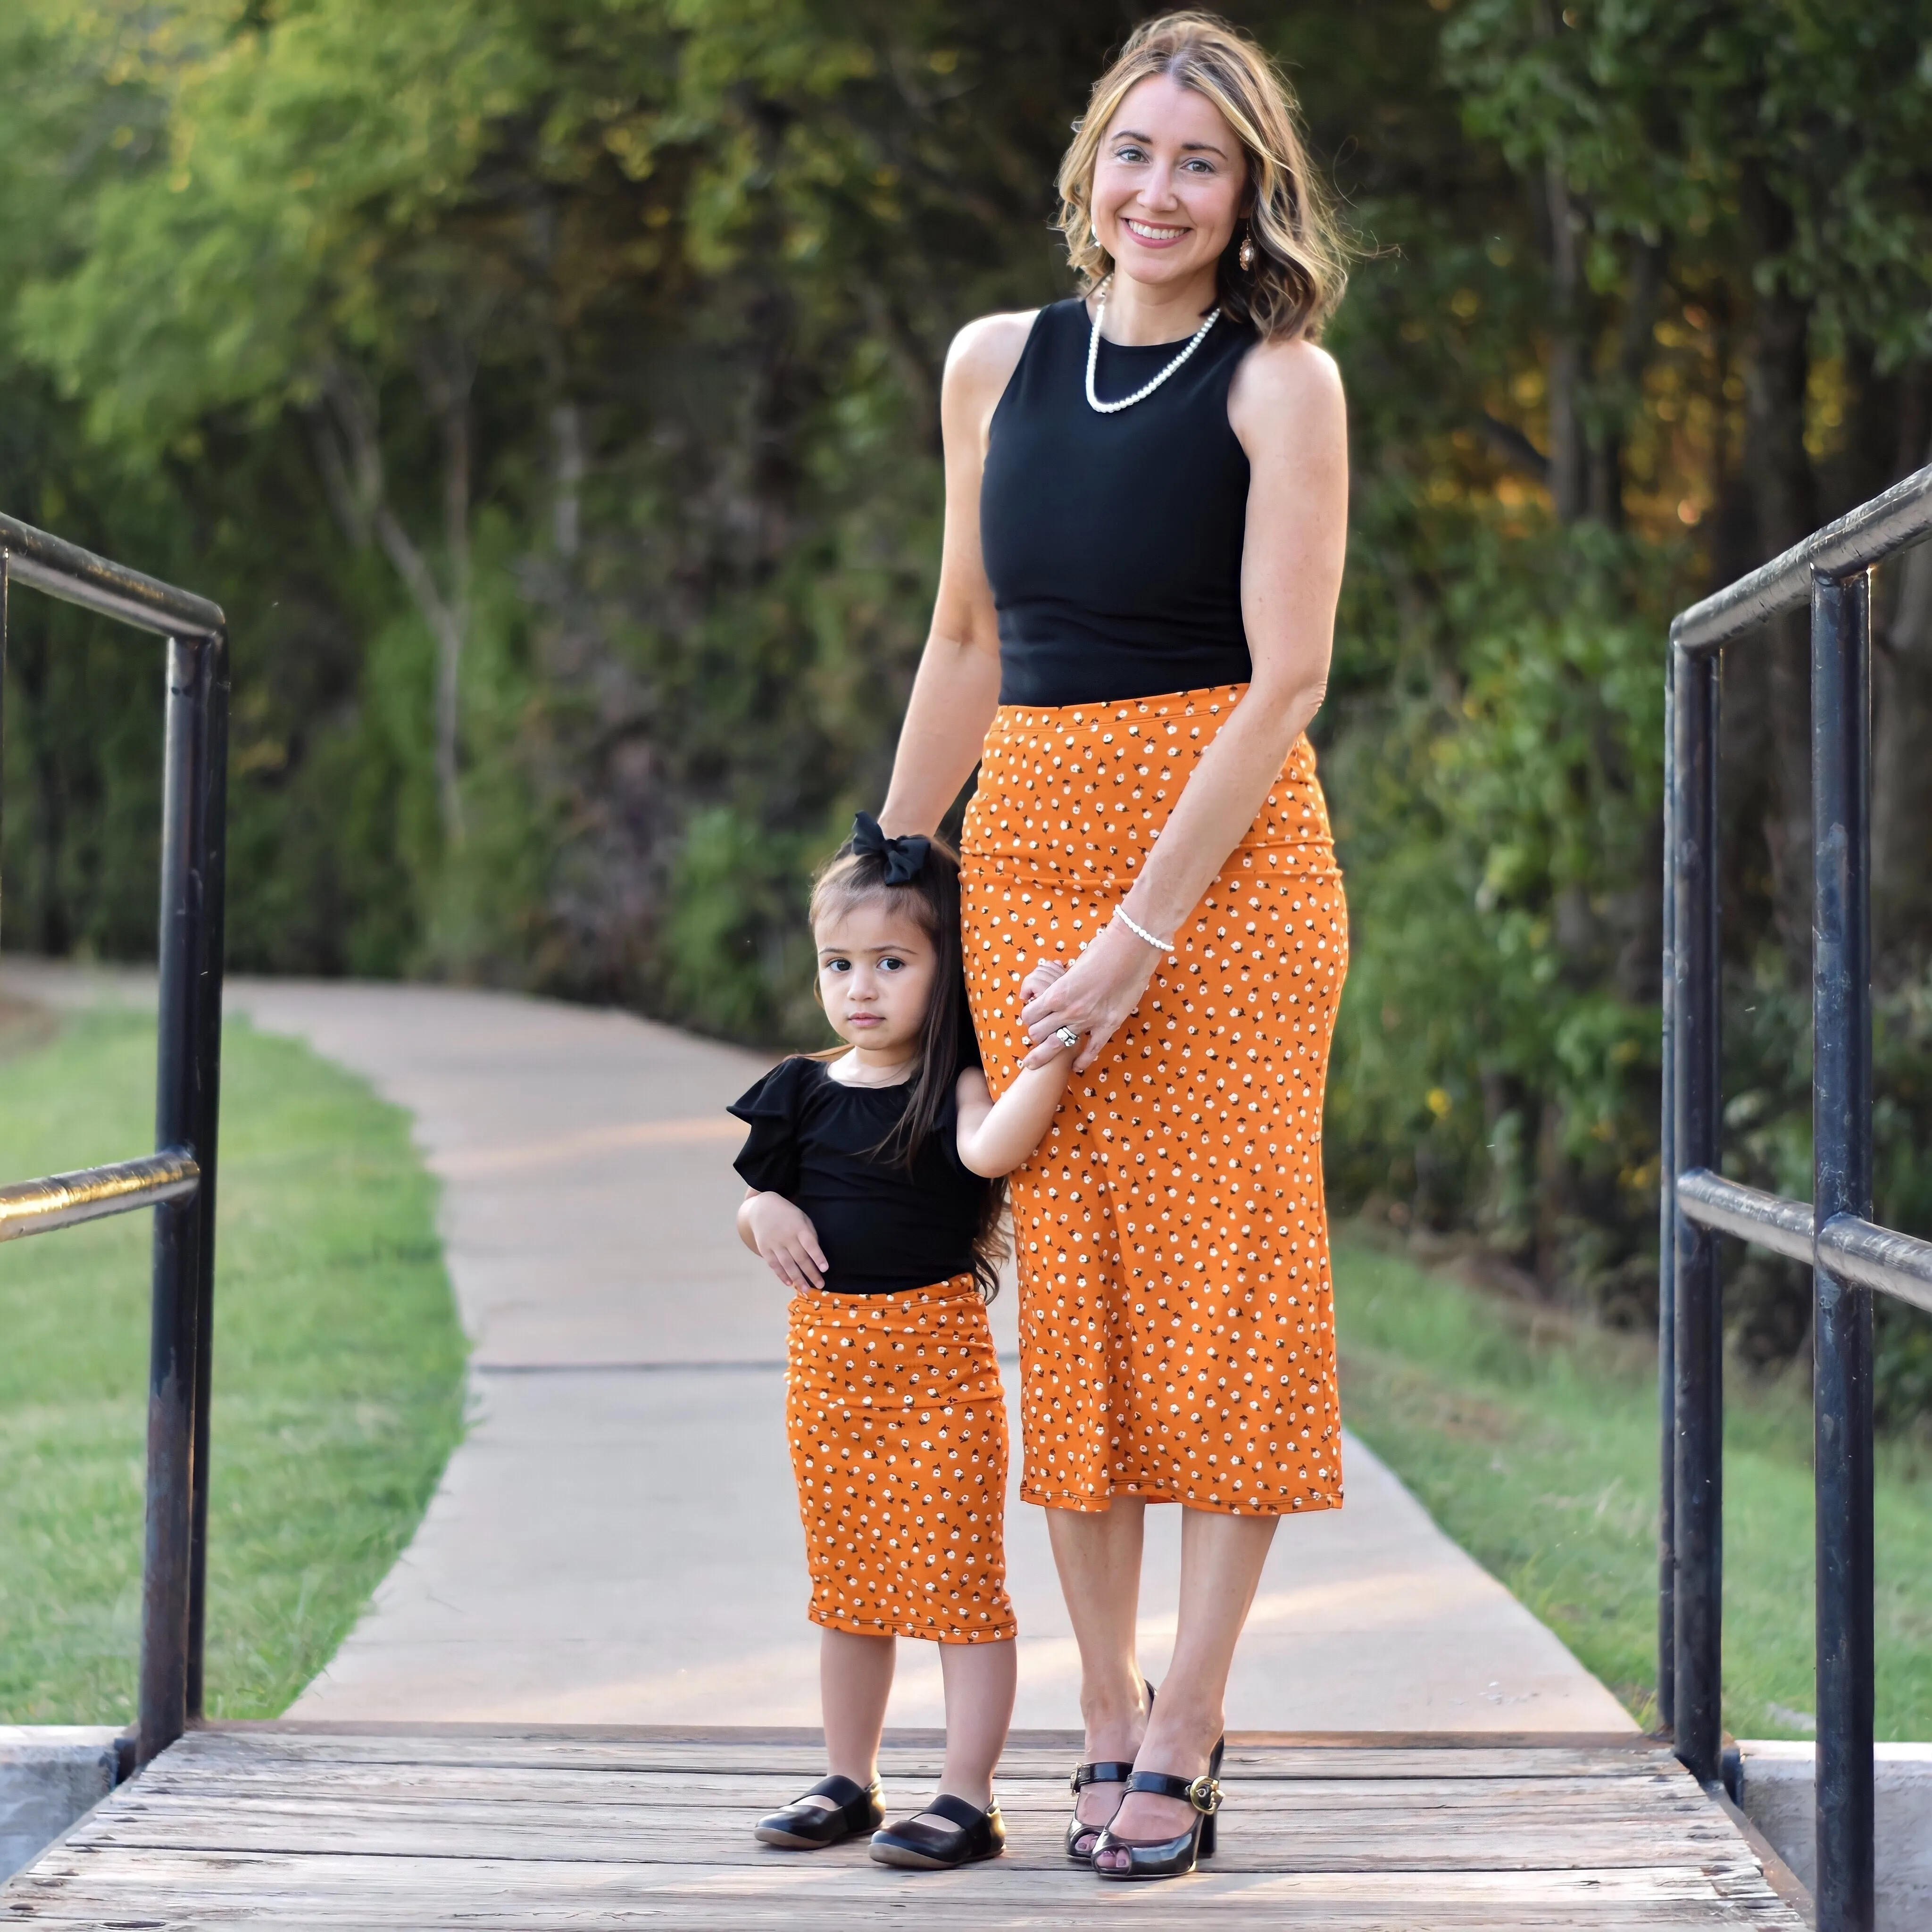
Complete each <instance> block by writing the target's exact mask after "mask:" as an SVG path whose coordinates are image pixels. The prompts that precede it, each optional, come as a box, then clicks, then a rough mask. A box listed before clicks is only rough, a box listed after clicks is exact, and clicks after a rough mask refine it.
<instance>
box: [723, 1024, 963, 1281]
mask: <svg viewBox="0 0 1932 1932" xmlns="http://www.w3.org/2000/svg"><path fill="white" fill-rule="evenodd" d="M911 1096H912V1088H911V1085H910V1083H907V1084H905V1085H900V1086H897V1087H849V1086H847V1085H846V1084H845V1083H844V1082H843V1081H840V1080H835V1079H832V1075H831V1073H830V1071H829V1067H828V1065H827V1063H826V1062H825V1061H822V1060H807V1059H804V1058H798V1059H793V1060H786V1061H780V1062H779V1064H778V1065H777V1066H776V1067H773V1068H772V1070H771V1071H770V1073H767V1074H766V1076H765V1077H764V1078H763V1079H762V1080H760V1082H758V1083H757V1085H756V1086H754V1087H753V1088H751V1089H750V1090H749V1091H748V1092H746V1093H745V1094H742V1095H741V1096H740V1097H739V1098H738V1099H737V1100H735V1101H733V1103H732V1104H731V1107H730V1112H732V1113H733V1114H734V1115H736V1116H737V1118H739V1120H741V1121H744V1122H745V1124H747V1125H748V1127H750V1129H751V1132H750V1133H748V1135H747V1136H745V1145H744V1146H743V1148H742V1149H741V1150H740V1151H739V1155H738V1157H737V1159H736V1161H735V1162H733V1166H735V1167H736V1169H737V1170H738V1172H739V1174H740V1175H742V1176H743V1177H744V1178H745V1182H746V1184H748V1186H750V1187H755V1188H757V1190H759V1191H760V1193H772V1194H782V1195H783V1196H784V1197H785V1199H787V1200H788V1201H790V1202H793V1204H795V1205H796V1206H798V1207H799V1208H802V1209H803V1210H804V1211H805V1213H806V1214H808V1215H809V1216H810V1217H811V1225H812V1226H813V1228H814V1229H815V1230H816V1232H817V1235H818V1245H819V1247H820V1248H821V1249H822V1250H823V1252H824V1255H825V1259H826V1262H827V1263H828V1264H829V1265H828V1267H827V1268H826V1277H825V1286H826V1287H827V1288H828V1289H831V1290H832V1292H835V1293H836V1294H839V1295H889V1294H892V1293H894V1292H897V1291H898V1290H900V1289H910V1288H929V1287H931V1286H933V1285H934V1284H935V1283H939V1282H943V1281H949V1280H951V1279H952V1278H953V1277H954V1276H955V1275H960V1274H966V1273H967V1272H968V1271H969V1270H970V1269H971V1268H972V1265H973V1238H974V1235H975V1234H976V1233H977V1231H978V1229H979V1226H980V1209H981V1207H982V1205H983V1203H984V1202H985V1200H986V1190H987V1188H988V1187H989V1186H990V1185H991V1183H990V1182H989V1181H986V1180H984V1179H983V1178H981V1177H980V1175H977V1174H974V1172H972V1171H971V1169H968V1167H966V1166H965V1165H964V1164H963V1163H962V1162H961V1160H960V1159H959V1135H958V1121H957V1119H956V1112H955V1104H954V1101H953V1097H952V1096H951V1095H950V1094H948V1095H947V1101H946V1106H945V1109H944V1112H942V1114H941V1117H940V1121H939V1124H938V1128H937V1129H936V1130H935V1132H934V1133H932V1135H931V1136H930V1137H929V1139H927V1141H926V1145H925V1146H924V1147H922V1148H920V1150H919V1157H918V1159H917V1160H916V1161H915V1162H914V1163H913V1171H912V1172H910V1174H908V1173H907V1171H906V1169H905V1166H904V1163H903V1161H900V1160H892V1159H889V1158H886V1159H882V1158H880V1157H879V1156H878V1155H877V1154H875V1153H874V1151H873V1150H874V1148H877V1146H878V1145H879V1144H880V1142H882V1141H883V1140H884V1139H885V1138H886V1136H887V1135H889V1133H891V1132H892V1130H893V1129H894V1128H895V1127H897V1126H898V1123H899V1119H900V1117H901V1115H903V1114H904V1111H905V1106H906V1103H907V1100H910V1098H911Z"/></svg>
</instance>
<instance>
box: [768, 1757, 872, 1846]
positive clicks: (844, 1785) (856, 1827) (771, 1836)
mask: <svg viewBox="0 0 1932 1932" xmlns="http://www.w3.org/2000/svg"><path fill="white" fill-rule="evenodd" d="M814 1798H829V1799H831V1800H832V1802H831V1803H830V1804H829V1805H813V1804H810V1803H808V1802H807V1801H808V1799H814ZM885 1821H886V1807H885V1802H884V1800H883V1798H882V1797H881V1796H880V1792H879V1781H878V1780H877V1778H874V1779H873V1781H871V1784H855V1783H854V1782H853V1780H852V1779H850V1778H841V1777H839V1776H838V1775H837V1774H836V1773H834V1774H833V1775H832V1776H831V1777H829V1778H820V1780H819V1781H818V1782H817V1784H814V1786H813V1787H811V1790H809V1791H808V1792H807V1793H805V1796H804V1797H802V1798H795V1799H793V1800H792V1802H790V1804H789V1805H787V1806H786V1807H785V1808H784V1810H783V1811H774V1812H773V1813H772V1815H771V1816H770V1817H769V1818H760V1820H758V1822H757V1826H756V1827H755V1830H756V1833H757V1838H758V1839H759V1841H760V1843H763V1844H767V1845H782V1846H784V1847H785V1848H786V1849H787V1850H788V1851H793V1852H816V1851H818V1850H820V1849H823V1847H824V1846H826V1845H835V1844H837V1843H839V1842H840V1841H841V1840H842V1839H845V1838H851V1837H852V1836H853V1835H854V1834H855V1833H856V1832H870V1831H873V1830H874V1829H877V1827H878V1826H880V1825H883V1823H885Z"/></svg>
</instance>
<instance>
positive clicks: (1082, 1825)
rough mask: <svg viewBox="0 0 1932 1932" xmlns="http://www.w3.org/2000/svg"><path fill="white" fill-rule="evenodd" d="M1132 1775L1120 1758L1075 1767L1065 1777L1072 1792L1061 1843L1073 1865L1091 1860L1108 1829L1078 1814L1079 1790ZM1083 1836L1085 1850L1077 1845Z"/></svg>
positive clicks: (1122, 1782)
mask: <svg viewBox="0 0 1932 1932" xmlns="http://www.w3.org/2000/svg"><path fill="white" fill-rule="evenodd" d="M1133 1775H1134V1768H1133V1765H1132V1764H1131V1763H1127V1762H1124V1761H1123V1760H1121V1759H1119V1758H1110V1757H1109V1758H1102V1759H1100V1760H1099V1761H1098V1762H1097V1763H1093V1764H1082V1765H1076V1766H1075V1767H1074V1771H1073V1776H1072V1777H1071V1778H1069V1779H1068V1780H1067V1783H1068V1784H1070V1786H1071V1787H1073V1817H1072V1818H1071V1820H1069V1821H1068V1823H1067V1835H1066V1837H1065V1838H1064V1840H1063V1841H1062V1842H1063V1843H1064V1845H1065V1846H1066V1849H1067V1856H1068V1857H1069V1858H1071V1859H1072V1860H1073V1862H1074V1863H1075V1864H1076V1865H1091V1864H1092V1863H1093V1862H1094V1846H1095V1845H1096V1844H1097V1843H1098V1842H1099V1841H1100V1835H1101V1834H1102V1833H1103V1832H1105V1831H1106V1829H1107V1828H1106V1826H1104V1825H1090V1824H1088V1823H1087V1821H1086V1820H1085V1819H1084V1818H1082V1817H1081V1815H1080V1794H1081V1793H1082V1792H1083V1791H1085V1790H1086V1789H1087V1787H1088V1785H1090V1784H1126V1783H1127V1780H1128V1779H1129V1778H1131V1777H1133ZM1116 1809H1118V1807H1116ZM1082 1838H1085V1840H1087V1841H1088V1843H1087V1848H1086V1849H1085V1851H1082V1849H1081V1848H1080V1841H1081V1840H1082Z"/></svg>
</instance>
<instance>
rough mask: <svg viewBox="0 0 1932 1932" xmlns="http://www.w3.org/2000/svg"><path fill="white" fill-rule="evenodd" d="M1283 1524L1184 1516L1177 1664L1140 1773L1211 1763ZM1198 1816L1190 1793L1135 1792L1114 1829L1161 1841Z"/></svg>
mask: <svg viewBox="0 0 1932 1932" xmlns="http://www.w3.org/2000/svg"><path fill="white" fill-rule="evenodd" d="M1278 1522H1280V1517H1272V1516H1223V1515H1221V1514H1219V1513H1218V1512H1217V1511H1210V1510H1195V1509H1190V1510H1188V1511H1186V1512H1185V1513H1184V1514H1183V1516H1182V1517H1181V1615H1180V1619H1179V1622H1178V1626H1177V1628H1176V1629H1175V1637H1174V1661H1173V1662H1172V1664H1169V1666H1168V1670H1167V1675H1166V1677H1165V1678H1163V1679H1162V1681H1161V1686H1160V1699H1159V1700H1158V1701H1157V1703H1155V1705H1154V1714H1153V1716H1152V1718H1151V1719H1150V1721H1149V1722H1148V1727H1147V1735H1146V1736H1145V1737H1144V1738H1142V1740H1141V1745H1140V1749H1139V1751H1138V1752H1137V1753H1136V1754H1135V1759H1134V1766H1135V1769H1136V1770H1138V1771H1165V1772H1169V1773H1171V1774H1172V1775H1174V1776H1175V1777H1177V1778H1194V1777H1197V1776H1198V1775H1199V1774H1200V1773H1201V1772H1204V1771H1205V1770H1206V1769H1208V1755H1209V1754H1210V1753H1211V1751H1213V1750H1214V1741H1215V1739H1217V1738H1218V1737H1219V1736H1220V1735H1221V1727H1222V1704H1223V1700H1224V1699H1225V1698H1226V1695H1227V1690H1228V1672H1229V1669H1230V1668H1231V1667H1232V1665H1233V1663H1234V1661H1235V1643H1236V1641H1237V1640H1238V1638H1239V1637H1240V1636H1241V1626H1242V1625H1243V1624H1244V1623H1245V1622H1247V1615H1248V1607H1249V1606H1250V1604H1252V1603H1253V1601H1254V1600H1255V1590H1256V1586H1258V1585H1259V1583H1260V1582H1261V1577H1262V1565H1263V1564H1264V1563H1265V1562H1267V1561H1268V1545H1269V1544H1271V1543H1272V1542H1273V1541H1274V1531H1275V1525H1276V1524H1277V1523H1278ZM1193 1815H1194V1808H1193V1806H1192V1805H1190V1804H1188V1803H1187V1801H1186V1800H1185V1799H1179V1798H1161V1797H1157V1796H1154V1795H1153V1794H1151V1793H1148V1792H1145V1791H1137V1792H1135V1793H1133V1795H1132V1796H1130V1797H1129V1798H1127V1799H1126V1800H1125V1801H1124V1802H1123V1803H1122V1805H1121V1809H1120V1812H1119V1814H1118V1816H1117V1817H1115V1820H1114V1829H1115V1831H1116V1832H1118V1833H1119V1834H1120V1835H1121V1837H1122V1838H1138V1839H1143V1840H1147V1841H1158V1840H1160V1839H1163V1838H1172V1837H1173V1836H1174V1835H1175V1833H1177V1832H1184V1831H1185V1830H1186V1829H1187V1825H1188V1821H1189V1820H1190V1819H1191V1818H1192V1817H1193ZM1097 1858H1099V1859H1100V1861H1101V1862H1103V1863H1105V1864H1110V1865H1124V1864H1126V1862H1127V1855H1126V1854H1125V1853H1124V1852H1119V1853H1115V1854H1112V1855H1107V1854H1097Z"/></svg>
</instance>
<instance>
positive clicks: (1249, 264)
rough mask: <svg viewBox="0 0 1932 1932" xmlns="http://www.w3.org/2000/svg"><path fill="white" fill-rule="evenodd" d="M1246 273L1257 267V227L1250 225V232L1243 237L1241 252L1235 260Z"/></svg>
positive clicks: (1251, 223)
mask: <svg viewBox="0 0 1932 1932" xmlns="http://www.w3.org/2000/svg"><path fill="white" fill-rule="evenodd" d="M1235 260H1237V261H1238V262H1239V263H1241V267H1242V269H1244V271H1245V270H1247V269H1252V268H1253V266H1255V225H1254V223H1253V222H1252V221H1251V222H1250V223H1248V232H1247V233H1246V234H1245V235H1244V236H1242V237H1241V252H1240V254H1238V255H1237V256H1236V257H1235Z"/></svg>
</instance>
